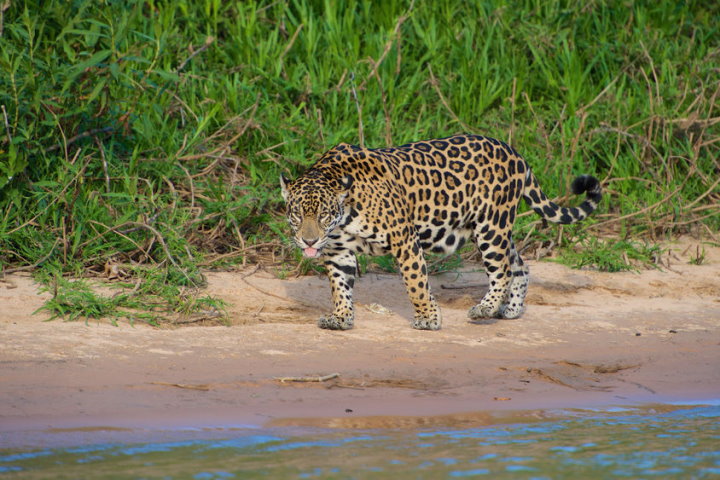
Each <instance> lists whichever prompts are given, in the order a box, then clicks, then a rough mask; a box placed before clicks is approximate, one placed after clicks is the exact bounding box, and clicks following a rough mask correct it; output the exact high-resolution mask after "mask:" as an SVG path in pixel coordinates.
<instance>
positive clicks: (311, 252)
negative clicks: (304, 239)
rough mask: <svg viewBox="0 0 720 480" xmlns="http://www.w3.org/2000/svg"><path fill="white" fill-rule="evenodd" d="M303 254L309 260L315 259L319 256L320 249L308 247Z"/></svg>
mask: <svg viewBox="0 0 720 480" xmlns="http://www.w3.org/2000/svg"><path fill="white" fill-rule="evenodd" d="M303 253H304V254H305V256H306V257H308V258H315V257H317V256H318V249H317V248H313V247H307V248H306V249H304V250H303Z"/></svg>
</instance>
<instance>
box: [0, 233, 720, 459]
mask: <svg viewBox="0 0 720 480" xmlns="http://www.w3.org/2000/svg"><path fill="white" fill-rule="evenodd" d="M697 244H699V242H697V241H695V240H692V239H685V240H683V241H682V242H677V243H673V244H668V245H667V247H668V248H669V251H668V252H669V253H668V255H666V260H669V262H670V264H669V267H665V268H663V269H662V270H654V269H653V270H643V271H640V272H624V273H601V272H596V271H590V270H573V269H570V268H568V267H565V266H562V265H560V264H557V263H553V262H548V261H539V262H537V261H529V262H528V263H529V266H530V272H531V283H530V293H529V295H528V299H527V310H526V312H525V314H524V315H523V316H522V317H521V318H519V319H516V320H493V321H488V322H486V323H471V322H469V321H468V318H467V310H468V308H470V307H471V306H472V305H473V304H475V303H476V302H477V301H478V300H479V299H480V298H481V297H482V295H483V293H484V291H485V289H486V285H487V280H486V279H485V276H484V274H482V273H478V272H477V271H476V270H477V269H476V268H473V266H472V265H466V266H465V267H463V272H461V273H446V274H443V275H438V276H434V277H433V278H432V282H431V283H432V288H433V291H434V293H435V296H436V298H437V299H438V301H439V303H440V306H441V309H442V312H443V322H444V323H443V328H442V330H440V331H437V332H431V331H418V330H413V329H412V328H411V327H410V319H411V317H412V313H411V307H410V304H409V301H408V299H407V297H406V295H405V292H404V289H403V286H402V282H401V280H400V278H399V277H398V276H396V275H392V274H367V275H365V276H363V277H362V278H360V279H359V280H358V281H357V282H356V288H355V292H356V295H355V298H356V321H355V325H356V326H355V328H354V329H353V330H350V331H344V332H340V331H327V330H321V329H319V328H317V327H316V325H315V322H316V319H317V317H318V316H320V315H321V314H323V313H326V312H327V311H328V310H329V308H330V298H329V295H330V292H329V286H328V285H327V281H326V280H325V279H324V278H321V277H317V276H307V277H299V278H292V279H286V280H280V279H278V278H276V277H275V276H274V275H272V274H270V273H269V272H266V271H264V270H262V269H257V268H251V269H248V270H246V271H243V272H208V273H207V278H208V282H209V286H208V292H209V293H210V294H211V295H214V296H217V297H219V298H222V299H224V300H225V301H227V302H228V305H229V306H228V314H229V318H230V322H231V326H211V327H208V326H199V325H193V324H191V326H185V327H182V328H154V327H150V326H147V325H144V324H138V323H136V324H135V325H130V324H129V323H127V322H120V323H119V325H117V326H113V325H111V324H109V323H107V322H106V321H96V320H90V321H89V322H87V323H86V322H84V321H75V322H63V321H62V320H54V321H49V322H48V321H46V320H47V318H48V317H47V314H45V313H33V312H34V311H35V310H36V309H37V308H38V307H40V306H41V305H42V303H43V301H44V299H45V298H46V297H47V295H48V294H47V293H44V294H40V293H38V285H36V284H35V283H34V282H33V281H32V279H31V278H30V276H28V275H23V274H13V275H8V276H6V277H5V278H4V279H2V280H0V365H1V366H0V446H5V447H8V446H22V445H35V446H37V445H42V444H44V443H45V442H47V443H52V442H51V441H50V440H49V438H50V437H52V433H58V432H72V431H74V432H78V431H82V432H91V433H92V432H113V431H137V430H138V429H142V430H144V431H152V430H154V429H167V428H177V427H181V428H187V427H193V428H214V427H222V428H227V427H233V426H235V427H238V428H246V427H248V428H266V427H275V426H319V427H342V428H379V427H407V426H411V427H412V426H428V425H436V424H472V423H475V424H477V423H483V422H486V421H489V420H488V419H489V418H492V417H493V415H495V414H496V413H497V412H503V411H505V412H508V414H512V412H528V411H529V412H543V411H548V409H557V408H564V409H568V408H595V407H603V408H605V407H609V406H618V405H647V404H654V403H668V402H683V401H693V402H694V401H699V402H702V401H705V400H708V401H709V400H713V399H715V400H717V399H718V398H720V248H718V247H714V246H711V245H707V244H706V245H704V248H705V252H706V255H705V259H704V262H703V263H702V264H701V265H693V264H691V263H689V260H690V258H691V256H692V255H694V254H695V253H696V247H695V245H697ZM332 374H337V376H335V375H332ZM329 375H332V376H333V378H325V379H322V380H323V381H302V382H300V381H295V380H297V379H298V378H301V379H304V380H314V379H315V377H325V376H329ZM303 377H311V378H303ZM280 379H284V381H283V380H280ZM93 438H97V437H93Z"/></svg>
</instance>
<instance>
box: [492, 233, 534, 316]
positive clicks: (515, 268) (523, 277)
mask: <svg viewBox="0 0 720 480" xmlns="http://www.w3.org/2000/svg"><path fill="white" fill-rule="evenodd" d="M510 275H511V277H512V279H511V281H510V286H509V287H508V289H507V294H506V295H505V300H504V301H503V303H502V305H501V306H500V312H499V313H500V316H501V317H502V318H518V317H519V316H520V315H522V313H523V311H524V310H525V306H524V305H525V296H526V295H527V290H528V283H529V270H528V267H527V265H525V262H523V260H522V258H520V254H519V253H518V252H517V250H516V249H515V244H514V243H513V242H512V240H511V241H510Z"/></svg>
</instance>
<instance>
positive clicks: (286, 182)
mask: <svg viewBox="0 0 720 480" xmlns="http://www.w3.org/2000/svg"><path fill="white" fill-rule="evenodd" d="M289 184H290V180H288V179H287V177H286V176H285V174H284V173H281V174H280V190H281V192H282V197H283V200H285V201H286V202H287V199H288V189H287V186H288V185H289Z"/></svg>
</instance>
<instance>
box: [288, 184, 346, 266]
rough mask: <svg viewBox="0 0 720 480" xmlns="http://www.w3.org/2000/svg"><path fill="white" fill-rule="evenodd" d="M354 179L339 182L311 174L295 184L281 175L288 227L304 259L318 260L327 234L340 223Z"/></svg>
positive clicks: (326, 240) (326, 239)
mask: <svg viewBox="0 0 720 480" xmlns="http://www.w3.org/2000/svg"><path fill="white" fill-rule="evenodd" d="M352 183H353V178H352V177H351V176H349V175H345V176H343V177H340V178H338V179H335V178H327V177H326V176H324V175H323V174H322V173H320V172H317V171H310V172H308V173H306V174H305V175H303V176H301V177H300V178H298V179H297V180H295V181H294V182H290V181H289V180H288V179H287V178H285V176H284V175H280V186H281V187H282V196H283V198H284V199H285V204H286V215H287V219H288V223H290V227H291V228H292V231H293V239H294V240H295V243H296V244H297V246H298V247H300V249H301V250H302V251H303V254H304V255H305V256H306V257H310V258H315V257H319V256H320V252H321V250H322V248H323V247H324V246H325V245H326V244H327V242H328V234H330V232H332V231H333V230H334V229H335V228H336V227H337V226H338V224H339V223H340V220H341V219H342V217H343V213H344V211H345V208H344V202H345V199H346V198H347V196H348V193H350V188H351V187H352Z"/></svg>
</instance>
